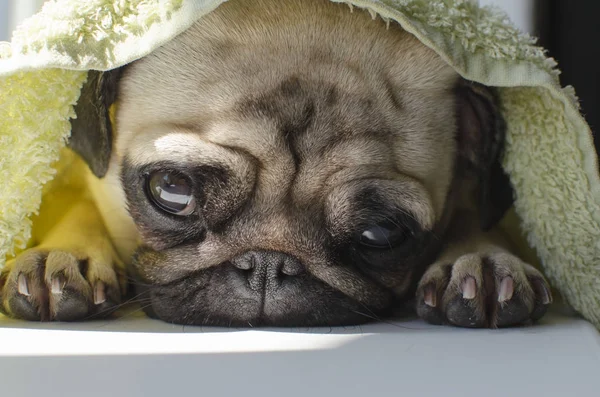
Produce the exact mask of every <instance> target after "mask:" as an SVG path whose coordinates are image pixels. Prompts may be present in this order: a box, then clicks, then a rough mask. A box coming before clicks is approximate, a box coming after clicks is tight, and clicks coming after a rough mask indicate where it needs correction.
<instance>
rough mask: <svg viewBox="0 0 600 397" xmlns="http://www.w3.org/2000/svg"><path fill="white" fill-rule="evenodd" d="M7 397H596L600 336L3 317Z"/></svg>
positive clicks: (0, 374)
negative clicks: (32, 320) (41, 321)
mask: <svg viewBox="0 0 600 397" xmlns="http://www.w3.org/2000/svg"><path fill="white" fill-rule="evenodd" d="M0 326H1V328H0V385H1V386H0V387H1V389H0V390H1V392H0V393H1V395H2V396H5V395H6V396H11V397H15V396H44V397H48V396H79V397H84V396H85V397H87V396H103V397H106V396H129V397H135V396H145V397H152V396H162V397H164V396H171V395H174V394H180V395H198V396H209V397H216V396H249V397H251V396H259V397H270V396H285V397H294V396H371V395H373V394H374V393H377V394H379V395H385V396H388V395H397V396H402V395H409V396H413V395H414V396H436V397H439V396H441V397H445V396H461V397H468V396H486V397H494V396H502V397H507V396H511V397H512V396H527V397H531V396H544V397H549V396H588V397H589V396H596V395H599V391H600V376H599V374H600V337H599V334H598V332H597V331H596V330H595V329H594V328H593V327H592V326H591V325H590V324H588V323H587V322H585V321H583V320H580V319H577V318H572V317H568V316H565V315H563V314H559V313H553V314H551V315H549V316H547V317H546V318H545V320H544V321H542V322H541V323H540V324H538V325H536V326H532V327H524V328H515V329H506V330H469V329H459V328H451V327H440V326H429V325H426V324H424V323H423V322H421V321H419V320H408V321H402V322H394V323H390V324H371V325H365V326H360V327H345V328H333V329H330V328H326V329H319V328H315V329H303V330H301V329H270V330H265V329H263V330H235V329H233V330H224V329H219V328H209V327H182V326H176V325H170V324H165V323H162V322H159V321H153V320H149V319H146V318H143V317H139V316H138V317H136V316H126V317H124V318H121V319H117V320H113V321H100V322H92V323H78V324H39V323H26V322H19V321H12V320H8V319H0Z"/></svg>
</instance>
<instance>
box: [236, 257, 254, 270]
mask: <svg viewBox="0 0 600 397" xmlns="http://www.w3.org/2000/svg"><path fill="white" fill-rule="evenodd" d="M231 263H232V264H233V266H235V267H237V268H238V269H240V270H250V269H253V268H254V255H243V256H240V257H237V258H235V259H233V260H232V261H231Z"/></svg>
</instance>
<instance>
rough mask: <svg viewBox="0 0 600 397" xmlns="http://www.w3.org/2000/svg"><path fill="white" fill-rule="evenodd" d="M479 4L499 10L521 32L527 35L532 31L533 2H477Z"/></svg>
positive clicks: (495, 0)
mask: <svg viewBox="0 0 600 397" xmlns="http://www.w3.org/2000/svg"><path fill="white" fill-rule="evenodd" d="M479 4H480V5H482V6H487V5H494V6H496V7H498V8H501V9H503V10H504V11H505V12H506V13H507V14H508V16H509V17H510V19H511V20H512V21H513V22H514V23H515V25H517V27H518V28H519V29H521V31H523V32H529V33H531V32H532V31H533V13H534V8H535V1H534V0H479Z"/></svg>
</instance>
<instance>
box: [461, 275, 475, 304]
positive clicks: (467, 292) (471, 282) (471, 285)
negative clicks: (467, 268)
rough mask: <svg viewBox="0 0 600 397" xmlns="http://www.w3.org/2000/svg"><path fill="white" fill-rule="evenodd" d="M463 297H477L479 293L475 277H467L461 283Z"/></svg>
mask: <svg viewBox="0 0 600 397" xmlns="http://www.w3.org/2000/svg"><path fill="white" fill-rule="evenodd" d="M461 289H462V297H463V299H475V296H476V295H477V283H476V282H475V279H474V278H473V277H470V276H469V277H467V278H465V280H464V281H463V283H462V285H461Z"/></svg>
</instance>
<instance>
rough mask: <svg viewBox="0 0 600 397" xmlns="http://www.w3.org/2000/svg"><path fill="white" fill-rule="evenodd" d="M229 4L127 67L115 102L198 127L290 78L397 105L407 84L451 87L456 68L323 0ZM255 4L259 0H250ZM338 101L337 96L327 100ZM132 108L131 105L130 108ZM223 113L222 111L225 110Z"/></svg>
mask: <svg viewBox="0 0 600 397" xmlns="http://www.w3.org/2000/svg"><path fill="white" fill-rule="evenodd" d="M247 3H248V2H241V1H235V0H232V1H229V2H226V3H225V4H223V5H221V6H220V7H219V8H217V9H216V10H215V11H213V12H212V13H210V14H209V15H208V16H206V17H204V18H202V19H200V20H199V21H197V22H196V23H195V24H194V25H193V26H192V27H191V28H190V29H188V30H187V31H186V32H184V33H183V34H181V35H180V36H178V37H176V38H175V39H173V40H172V41H170V42H169V43H167V44H166V45H164V46H163V47H161V48H159V49H158V50H156V51H155V52H153V53H152V54H150V55H149V56H147V57H145V58H143V59H141V60H139V61H137V62H135V63H134V64H133V65H130V66H129V68H128V70H127V71H126V73H125V77H124V79H123V81H122V85H123V86H124V89H123V90H122V94H123V95H122V97H123V98H122V99H124V100H125V101H126V102H127V104H130V105H131V107H132V108H135V109H136V110H140V109H149V110H150V111H148V112H139V118H137V119H136V118H135V117H133V116H132V115H131V114H130V117H129V119H130V120H131V121H132V122H134V123H135V122H138V123H142V122H146V123H155V122H160V121H162V118H163V116H165V115H168V117H170V118H171V119H174V120H178V121H179V122H180V123H184V124H185V123H188V124H203V123H205V122H206V120H202V118H203V117H205V118H211V119H212V118H216V117H219V116H220V115H221V116H222V113H223V112H225V113H228V112H229V111H230V109H231V107H232V106H235V105H236V104H239V103H240V102H242V101H244V100H245V99H247V98H248V97H249V96H253V95H258V94H259V93H261V92H268V91H271V92H272V91H273V90H275V89H276V87H278V86H280V85H281V84H282V82H284V81H286V80H289V79H291V78H293V77H296V78H298V79H300V80H310V81H313V82H316V83H318V84H320V83H323V82H327V83H329V84H334V85H335V88H337V90H338V92H343V93H347V94H348V95H354V96H361V97H362V99H363V100H365V101H372V100H373V98H372V97H380V96H381V97H382V96H388V97H390V95H391V97H390V99H391V100H392V101H394V102H395V103H396V105H398V106H402V105H407V103H405V102H410V99H407V97H410V92H411V91H415V90H417V91H427V92H429V93H431V94H432V96H434V94H433V92H435V91H440V90H447V89H449V88H450V87H451V86H452V85H453V84H454V81H455V79H456V77H455V73H454V71H453V70H452V69H451V68H450V67H449V66H447V65H446V64H445V62H444V61H443V60H441V59H440V58H439V57H438V56H437V55H436V54H435V53H434V52H433V51H431V50H430V49H428V48H426V47H425V46H424V45H422V44H421V43H420V42H419V41H418V40H417V39H416V38H414V37H413V36H412V35H410V34H408V33H407V32H405V31H403V30H402V29H401V28H400V27H399V26H398V25H396V24H390V25H386V24H385V23H384V22H383V21H381V20H379V19H376V20H373V19H372V18H371V17H370V15H369V14H368V13H367V12H365V11H360V10H356V11H354V12H350V10H349V8H348V7H347V6H346V5H341V4H334V3H332V2H330V1H326V0H305V1H302V2H297V1H290V0H277V1H274V0H256V1H253V4H252V7H246V6H245V4H247ZM254 3H256V4H254ZM330 98H331V99H335V95H333V96H331V97H330ZM134 114H135V112H134ZM227 116H229V114H227Z"/></svg>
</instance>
